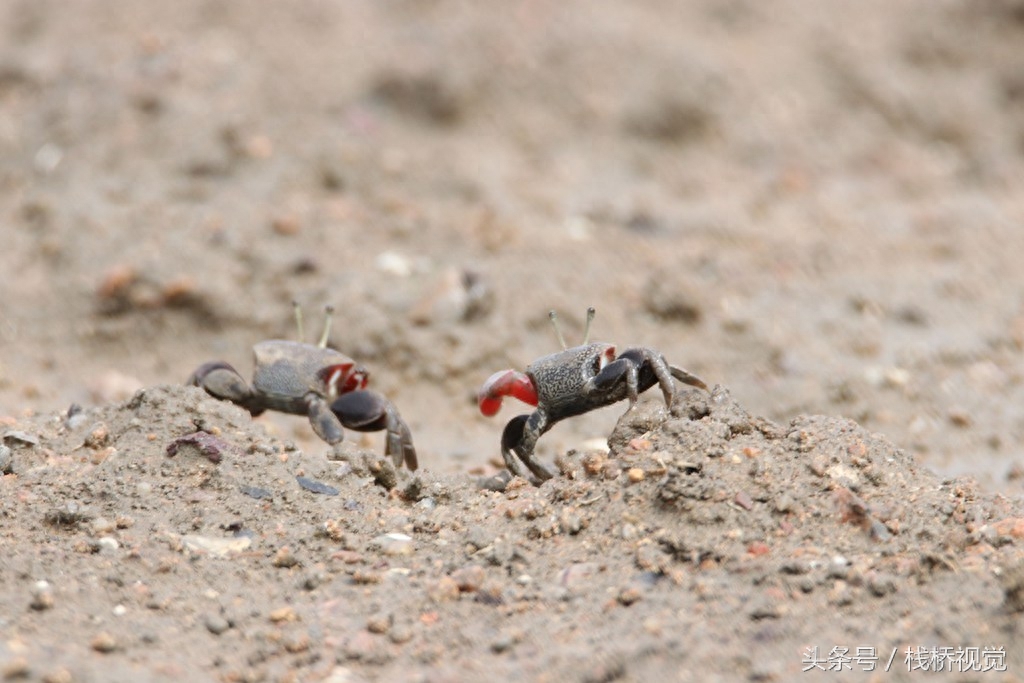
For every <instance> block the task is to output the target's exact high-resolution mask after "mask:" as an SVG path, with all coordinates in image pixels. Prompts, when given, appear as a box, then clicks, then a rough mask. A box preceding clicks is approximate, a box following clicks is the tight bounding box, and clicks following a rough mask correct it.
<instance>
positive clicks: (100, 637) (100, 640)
mask: <svg viewBox="0 0 1024 683" xmlns="http://www.w3.org/2000/svg"><path fill="white" fill-rule="evenodd" d="M89 646H90V647H92V649H94V650H96V651H97V652H103V653H108V652H113V651H114V650H116V649H117V640H116V639H115V638H114V636H112V635H110V634H109V633H107V632H106V631H102V632H100V633H98V634H96V637H94V638H93V639H92V641H91V642H90V643H89Z"/></svg>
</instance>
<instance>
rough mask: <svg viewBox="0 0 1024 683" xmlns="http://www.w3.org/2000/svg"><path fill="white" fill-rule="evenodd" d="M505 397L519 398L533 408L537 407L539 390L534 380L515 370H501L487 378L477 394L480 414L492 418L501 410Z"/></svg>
mask: <svg viewBox="0 0 1024 683" xmlns="http://www.w3.org/2000/svg"><path fill="white" fill-rule="evenodd" d="M505 396H512V397H514V398H518V399H519V400H520V401H522V402H523V403H528V404H530V405H531V406H535V405H537V390H536V389H535V388H534V386H533V380H531V379H530V378H529V377H527V376H526V375H524V374H523V373H521V372H516V371H515V370H501V371H499V372H496V373H494V374H493V375H491V376H490V377H488V378H487V381H486V382H484V385H483V386H482V387H480V391H479V393H477V402H478V403H479V405H480V412H481V413H483V414H484V415H486V416H488V417H490V416H491V415H495V414H497V412H498V410H500V409H501V400H502V398H504V397H505Z"/></svg>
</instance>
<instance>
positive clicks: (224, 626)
mask: <svg viewBox="0 0 1024 683" xmlns="http://www.w3.org/2000/svg"><path fill="white" fill-rule="evenodd" d="M203 623H204V625H205V626H206V630H207V631H209V632H210V633H212V634H213V635H215V636H219V635H220V634H222V633H224V632H225V631H227V630H228V629H229V628H231V624H230V623H229V622H228V620H227V619H225V618H224V617H222V616H221V615H219V614H208V615H207V616H206V619H205V620H204V622H203Z"/></svg>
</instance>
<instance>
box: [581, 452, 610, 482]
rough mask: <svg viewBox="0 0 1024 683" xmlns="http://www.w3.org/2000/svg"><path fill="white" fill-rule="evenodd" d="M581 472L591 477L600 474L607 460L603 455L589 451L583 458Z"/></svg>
mask: <svg viewBox="0 0 1024 683" xmlns="http://www.w3.org/2000/svg"><path fill="white" fill-rule="evenodd" d="M582 462H583V471H584V472H586V473H587V474H589V475H590V476H592V477H595V476H597V475H599V474H601V473H602V472H603V471H604V467H605V464H606V463H607V462H608V458H607V457H606V456H605V454H604V453H598V452H594V451H591V452H589V453H587V454H586V455H584V456H583V461H582Z"/></svg>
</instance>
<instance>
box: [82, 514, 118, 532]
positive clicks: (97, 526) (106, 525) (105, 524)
mask: <svg viewBox="0 0 1024 683" xmlns="http://www.w3.org/2000/svg"><path fill="white" fill-rule="evenodd" d="M116 528H117V525H115V524H114V523H113V522H111V521H110V520H109V519H107V518H106V517H97V518H96V519H94V520H92V522H90V524H89V530H90V531H92V535H93V536H105V535H107V534H109V533H110V532H112V531H114V529H116Z"/></svg>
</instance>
